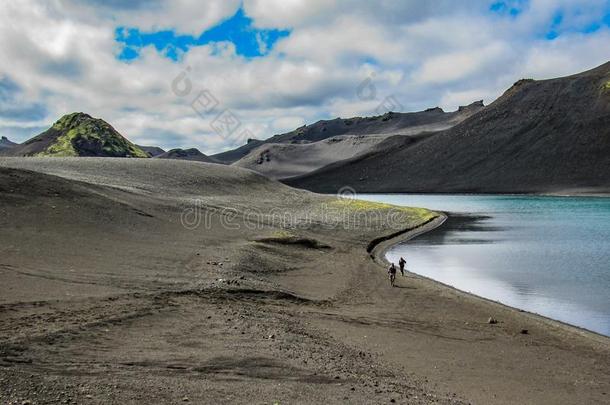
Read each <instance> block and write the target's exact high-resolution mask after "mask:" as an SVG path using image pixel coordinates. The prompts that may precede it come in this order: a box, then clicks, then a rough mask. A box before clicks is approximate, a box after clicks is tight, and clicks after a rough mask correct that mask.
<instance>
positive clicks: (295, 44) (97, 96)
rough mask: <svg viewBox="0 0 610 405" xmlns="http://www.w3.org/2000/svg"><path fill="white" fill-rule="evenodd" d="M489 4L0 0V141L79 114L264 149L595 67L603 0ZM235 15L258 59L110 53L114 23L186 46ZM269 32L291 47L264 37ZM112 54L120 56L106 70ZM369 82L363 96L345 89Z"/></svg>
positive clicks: (178, 140)
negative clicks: (219, 120)
mask: <svg viewBox="0 0 610 405" xmlns="http://www.w3.org/2000/svg"><path fill="white" fill-rule="evenodd" d="M494 3H498V2H497V1H496V2H494V1H484V0H475V1H472V2H469V3H468V4H467V5H466V4H464V3H461V2H455V1H450V0H447V1H445V0H442V1H438V2H434V3H432V2H422V1H418V0H417V1H416V0H406V1H401V2H396V1H392V0H382V1H378V2H371V1H365V0H353V1H347V0H337V1H334V2H328V1H322V0H309V1H304V0H282V1H279V0H243V1H239V0H228V1H227V0H209V1H206V2H204V3H202V2H199V1H195V0H177V1H171V2H170V1H168V0H152V1H146V2H144V1H134V2H119V1H114V0H111V1H101V0H89V1H76V0H48V1H45V2H41V1H34V0H24V1H20V2H18V3H17V2H0V54H2V55H3V57H2V58H1V59H0V78H4V79H2V80H4V81H3V82H0V83H3V84H0V107H1V109H0V131H3V135H6V136H9V137H13V138H15V140H17V141H23V140H25V139H27V138H29V137H30V136H31V135H34V134H35V133H36V131H37V129H39V128H41V127H45V126H47V125H49V124H51V123H52V122H54V121H55V120H56V119H57V118H59V117H60V116H61V115H63V114H65V113H68V112H72V111H85V112H88V113H90V114H92V115H94V116H97V117H101V118H104V119H106V120H107V121H108V122H110V123H111V124H112V125H113V126H115V127H116V128H117V130H119V131H120V132H121V133H123V134H124V135H125V136H127V137H128V138H130V139H131V140H133V141H135V142H138V143H144V144H151V143H152V144H158V145H159V146H162V147H166V148H170V147H178V146H180V147H198V148H199V149H200V150H201V151H203V152H204V153H212V152H217V151H221V150H222V149H224V148H228V147H232V146H237V145H239V143H240V142H243V139H242V138H241V137H240V134H242V133H245V132H243V131H245V130H247V131H248V133H250V134H252V136H253V137H257V138H265V137H268V136H271V135H273V134H275V133H277V132H281V131H284V130H291V129H294V128H293V126H300V125H301V124H302V123H311V122H314V121H317V120H319V119H326V118H334V117H335V116H338V115H340V116H355V115H373V114H375V113H376V112H377V110H378V109H379V106H380V105H381V104H383V103H384V100H387V99H388V98H392V97H393V99H394V100H396V101H397V102H398V103H399V104H400V105H401V106H402V108H403V109H404V110H406V111H408V110H419V109H424V108H428V107H432V106H436V105H439V106H441V107H443V108H444V109H446V110H452V109H455V108H457V106H458V105H461V104H467V103H469V102H471V101H474V100H478V99H484V100H485V102H486V103H490V102H491V101H493V100H494V99H495V98H496V97H497V96H499V95H500V94H502V92H503V91H504V90H505V89H506V88H508V87H509V86H510V85H511V84H512V83H513V82H515V81H516V80H518V79H520V78H522V77H532V78H548V77H555V76H559V75H566V74H571V73H576V72H578V71H582V70H585V69H588V68H592V67H595V66H597V65H599V64H601V63H603V62H605V61H607V60H608V55H610V38H609V36H610V30H609V28H608V24H610V17H608V16H610V6H609V5H608V3H609V2H608V1H607V0H580V1H570V0H531V1H504V2H502V3H503V4H505V5H499V6H495V8H497V10H496V9H494ZM240 8H241V10H243V13H244V15H243V19H247V20H248V21H249V23H248V24H249V25H248V27H249V28H248V30H251V31H248V33H247V34H248V41H249V42H248V43H249V46H250V47H251V48H252V49H256V50H257V51H258V54H256V57H252V54H248V53H247V52H244V51H243V47H241V48H240V46H241V45H240V43H241V42H240V40H239V39H236V38H235V37H233V36H231V35H226V36H225V37H222V38H220V37H215V38H213V39H214V40H209V41H202V43H197V44H184V46H173V47H171V46H167V45H168V44H170V45H171V44H173V42H172V41H174V40H175V38H173V39H171V41H169V42H167V43H166V44H165V46H160V47H159V48H157V47H156V42H154V41H153V42H151V43H150V45H149V46H147V45H145V44H144V43H143V42H142V43H141V44H140V45H141V46H140V45H138V44H127V45H128V46H127V48H125V45H126V43H125V41H123V42H121V40H120V39H121V37H119V38H118V39H119V41H117V33H123V31H122V28H121V27H126V28H128V29H133V30H134V31H133V32H135V33H136V34H138V35H139V37H138V35H136V36H135V37H134V38H133V39H134V40H135V41H138V40H142V38H143V37H142V36H143V35H147V34H153V35H154V33H159V32H163V31H166V32H168V33H171V35H173V36H174V37H181V36H183V37H188V38H195V39H197V38H200V36H201V35H202V33H205V32H209V31H210V30H213V29H214V27H218V26H219V25H222V24H223V21H227V20H230V19H231V17H232V16H235V15H236V13H237V12H238V10H240ZM513 9H515V10H517V11H511V10H513ZM558 15H561V18H560V20H559V19H558V17H557V16H558ZM117 29H118V30H119V31H117ZM282 30H290V35H288V36H284V37H281V38H272V36H269V34H268V33H269V32H280V31H282ZM551 31H552V32H554V35H553V36H552V39H551V40H549V39H548V38H547V37H548V33H549V32H551ZM242 45H243V43H242ZM125 49H130V50H131V51H127V52H133V53H132V54H131V55H127V56H131V57H128V58H127V59H129V60H128V61H125V60H119V58H118V57H119V56H120V55H121V54H122V52H125ZM168 52H169V53H168ZM135 56H137V57H135ZM168 56H169V57H168ZM185 72H186V73H187V74H186V76H185V77H186V78H187V79H188V80H189V81H190V84H191V91H190V92H188V94H187V95H184V96H180V95H177V94H176V93H175V92H174V91H172V82H173V81H174V79H175V78H176V77H177V76H178V75H180V74H181V73H185ZM367 80H369V82H366V83H367V85H371V86H373V88H374V97H372V96H370V95H369V96H366V95H364V96H363V93H362V92H361V91H358V90H359V88H361V85H362V83H364V82H365V81H367ZM3 86H4V87H3ZM202 91H207V92H209V94H211V95H212V96H213V97H214V99H215V100H216V101H217V106H216V107H215V108H214V109H211V110H210V111H205V112H203V113H202V114H198V113H197V112H196V111H195V110H194V109H193V106H192V104H193V101H194V99H195V98H196V97H197V96H198V95H199V94H200V93H201V92H202ZM227 110H228V111H230V112H231V113H232V114H233V115H234V116H235V117H236V119H237V120H238V121H239V123H240V125H239V127H238V129H236V131H235V133H234V134H233V135H230V136H223V135H220V134H219V133H217V132H216V131H215V130H214V128H213V125H212V123H213V122H214V120H215V119H216V117H217V116H218V115H219V114H220V113H221V112H224V111H227ZM34 129H36V131H34ZM32 132H34V133H32ZM38 132H39V131H38Z"/></svg>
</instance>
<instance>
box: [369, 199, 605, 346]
mask: <svg viewBox="0 0 610 405" xmlns="http://www.w3.org/2000/svg"><path fill="white" fill-rule="evenodd" d="M358 198H360V199H363V200H370V201H379V202H386V203H391V204H396V205H405V206H417V207H425V208H430V209H433V210H440V211H444V212H448V213H450V219H449V220H448V221H447V222H446V223H445V224H443V225H442V226H441V227H440V228H437V230H435V231H432V232H430V233H427V234H424V235H422V236H419V237H417V238H416V239H414V240H412V241H408V242H405V243H402V244H399V245H396V246H394V247H393V248H392V249H390V250H389V251H388V253H387V258H388V260H389V261H391V262H398V258H399V257H400V256H404V257H405V259H406V260H407V269H408V270H409V271H411V272H413V273H417V274H420V275H423V276H426V277H429V278H432V279H434V280H438V281H441V282H443V283H445V284H449V285H451V286H453V287H455V288H458V289H460V290H463V291H467V292H471V293H473V294H476V295H479V296H481V297H485V298H489V299H492V300H496V301H500V302H502V303H503V304H506V305H510V306H512V307H515V308H520V309H524V310H526V311H530V312H534V313H538V314H541V315H544V316H546V317H549V318H553V319H557V320H560V321H563V322H566V323H569V324H573V325H576V326H580V327H583V328H586V329H589V330H592V331H595V332H598V333H601V334H604V335H606V336H610V198H596V197H546V196H512V195H493V196H492V195H411V194H359V195H358ZM451 213H455V215H451ZM466 214H468V215H466ZM469 216H474V218H468V217H469ZM490 315H493V314H490Z"/></svg>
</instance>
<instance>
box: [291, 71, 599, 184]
mask: <svg viewBox="0 0 610 405" xmlns="http://www.w3.org/2000/svg"><path fill="white" fill-rule="evenodd" d="M285 183H287V184H289V185H292V186H296V187H301V188H306V189H309V190H315V191H323V192H336V191H337V190H338V189H340V188H341V187H344V186H350V187H353V188H354V189H355V190H357V191H360V192H428V193H430V192H482V193H498V192H499V193H538V192H542V193H578V192H591V193H598V192H599V193H608V192H610V62H609V63H606V64H604V65H602V66H600V67H598V68H596V69H593V70H590V71H587V72H584V73H580V74H576V75H573V76H568V77H563V78H558V79H550V80H531V79H527V80H519V81H518V82H516V83H515V84H514V85H513V86H512V87H511V88H510V89H508V90H507V91H506V92H505V93H504V94H503V95H502V96H501V97H500V98H498V99H497V100H496V101H494V102H493V103H492V104H490V105H489V106H487V107H485V108H484V109H482V110H481V111H479V112H477V113H476V114H474V115H472V116H471V117H469V118H467V119H466V120H464V121H463V122H461V123H460V124H458V125H456V126H454V127H453V128H451V129H448V130H445V131H441V132H436V133H431V134H427V135H422V136H419V137H392V138H389V139H387V140H385V141H383V142H382V143H380V144H379V145H377V146H376V147H375V149H374V150H372V151H371V152H369V153H366V154H363V155H359V156H356V157H354V158H352V159H348V160H345V161H341V162H338V163H334V164H331V165H328V166H326V167H324V168H321V169H319V170H316V171H314V172H312V173H308V174H305V175H303V176H299V177H295V178H291V179H288V180H286V181H285Z"/></svg>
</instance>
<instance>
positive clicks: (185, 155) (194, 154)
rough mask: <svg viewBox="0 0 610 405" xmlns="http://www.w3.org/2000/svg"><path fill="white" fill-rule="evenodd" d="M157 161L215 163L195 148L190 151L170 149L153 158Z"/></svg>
mask: <svg viewBox="0 0 610 405" xmlns="http://www.w3.org/2000/svg"><path fill="white" fill-rule="evenodd" d="M155 158H157V159H179V160H191V161H197V162H208V163H215V162H216V161H215V160H214V159H212V158H210V157H209V156H206V155H204V154H203V153H201V152H200V151H199V149H196V148H190V149H180V148H176V149H171V150H169V151H167V152H164V153H161V154H160V155H157V156H155Z"/></svg>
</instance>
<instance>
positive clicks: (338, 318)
mask: <svg viewBox="0 0 610 405" xmlns="http://www.w3.org/2000/svg"><path fill="white" fill-rule="evenodd" d="M195 206H196V207H199V209H200V211H199V212H200V213H202V217H204V218H207V222H205V221H204V222H202V223H201V224H200V226H198V227H192V226H189V225H193V221H192V218H190V217H188V216H187V217H184V213H187V214H188V213H192V211H189V210H190V209H192V208H193V207H195ZM185 210H186V211H185ZM370 213H376V214H375V215H369V214H370ZM206 214H207V215H206ZM363 214H366V215H363ZM396 214H400V215H396ZM388 215H389V216H388ZM430 215H431V213H429V212H427V211H424V210H408V211H400V210H399V211H397V210H394V209H390V208H387V207H384V206H370V205H367V204H360V203H350V202H346V201H337V200H336V199H334V198H331V197H323V196H318V195H315V194H312V193H308V192H303V191H298V190H294V189H291V188H289V187H286V186H283V185H281V184H279V183H276V182H273V181H270V180H268V179H266V178H265V177H263V176H261V175H258V174H256V173H254V172H251V171H248V170H243V169H238V168H234V167H228V166H221V165H213V164H203V163H194V162H182V161H164V160H156V159H147V160H135V159H18V158H16V159H1V160H0V221H1V223H0V225H1V227H2V228H1V229H2V232H1V233H0V249H1V250H0V402H2V403H5V402H10V401H17V402H18V403H21V401H24V400H30V401H33V402H34V403H49V402H62V401H67V400H70V401H73V402H78V403H82V402H86V403H108V402H113V403H142V402H146V403H177V402H182V401H185V402H186V400H188V401H189V402H192V403H219V402H220V403H253V402H255V403H272V402H273V401H280V403H321V402H327V403H336V402H350V403H387V402H389V401H390V400H394V401H397V402H401V403H437V402H438V403H459V402H462V401H470V402H475V403H484V404H488V403H515V402H522V403H537V404H539V403H603V402H604V401H605V400H606V399H607V397H608V394H609V393H610V386H609V383H608V381H610V378H609V377H610V344H609V340H608V339H607V338H603V337H599V336H597V335H594V334H591V333H588V332H584V331H580V330H578V329H575V328H571V327H565V326H563V325H560V324H558V323H555V322H550V321H547V320H544V319H542V318H540V317H536V316H533V315H528V314H524V313H520V312H518V311H515V310H512V309H509V308H506V307H503V306H500V305H497V304H493V303H490V302H488V301H484V300H481V299H477V298H473V297H470V296H468V295H466V294H463V293H460V292H457V291H454V290H451V289H448V288H446V287H443V286H440V285H439V284H437V283H434V282H431V281H429V280H426V279H422V278H420V277H416V276H413V275H411V276H409V277H407V278H404V279H400V280H399V288H394V289H392V288H390V287H389V286H388V285H387V280H386V279H385V277H384V272H383V268H382V267H381V266H380V265H379V264H378V263H377V262H375V261H374V260H372V259H371V257H370V255H369V252H367V247H370V246H369V244H370V241H371V240H373V239H375V238H377V237H379V236H381V235H388V234H391V233H393V232H396V231H398V230H400V229H405V228H412V227H416V226H417V225H419V224H422V223H423V222H425V221H428V220H430V219H431V218H433V216H430ZM181 217H182V219H183V222H184V220H185V219H186V225H187V227H185V226H183V225H182V223H181ZM189 218H190V219H189ZM259 218H260V220H259ZM278 218H283V219H284V220H286V219H290V220H292V222H293V223H294V224H297V225H298V227H296V228H290V229H286V226H284V225H285V224H286V223H285V221H284V222H282V221H280V220H278ZM388 218H391V219H392V222H390V223H386V222H385V221H386V220H387V219H388ZM441 220H442V217H441V216H439V217H437V218H436V219H432V222H429V223H428V224H427V225H425V227H424V228H418V230H417V231H416V232H421V231H424V230H425V229H426V227H428V228H431V227H434V226H437V225H438V224H439V223H440V222H441ZM236 224H238V225H239V228H236V227H235V225H236ZM189 228H190V229H189ZM412 234H413V233H411V234H406V235H402V237H407V236H409V235H412ZM391 242H392V241H385V242H382V243H381V244H380V245H378V246H375V249H373V250H372V251H371V252H372V253H373V254H374V255H377V256H379V255H380V254H381V253H382V251H383V249H384V248H385V247H386V246H387V245H388V244H389V243H391ZM488 316H494V317H496V318H497V319H499V320H500V323H499V324H497V325H488V324H487V323H486V320H487V317H488ZM523 328H525V329H528V330H529V334H527V335H522V334H520V333H519V331H520V330H521V329H523Z"/></svg>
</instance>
